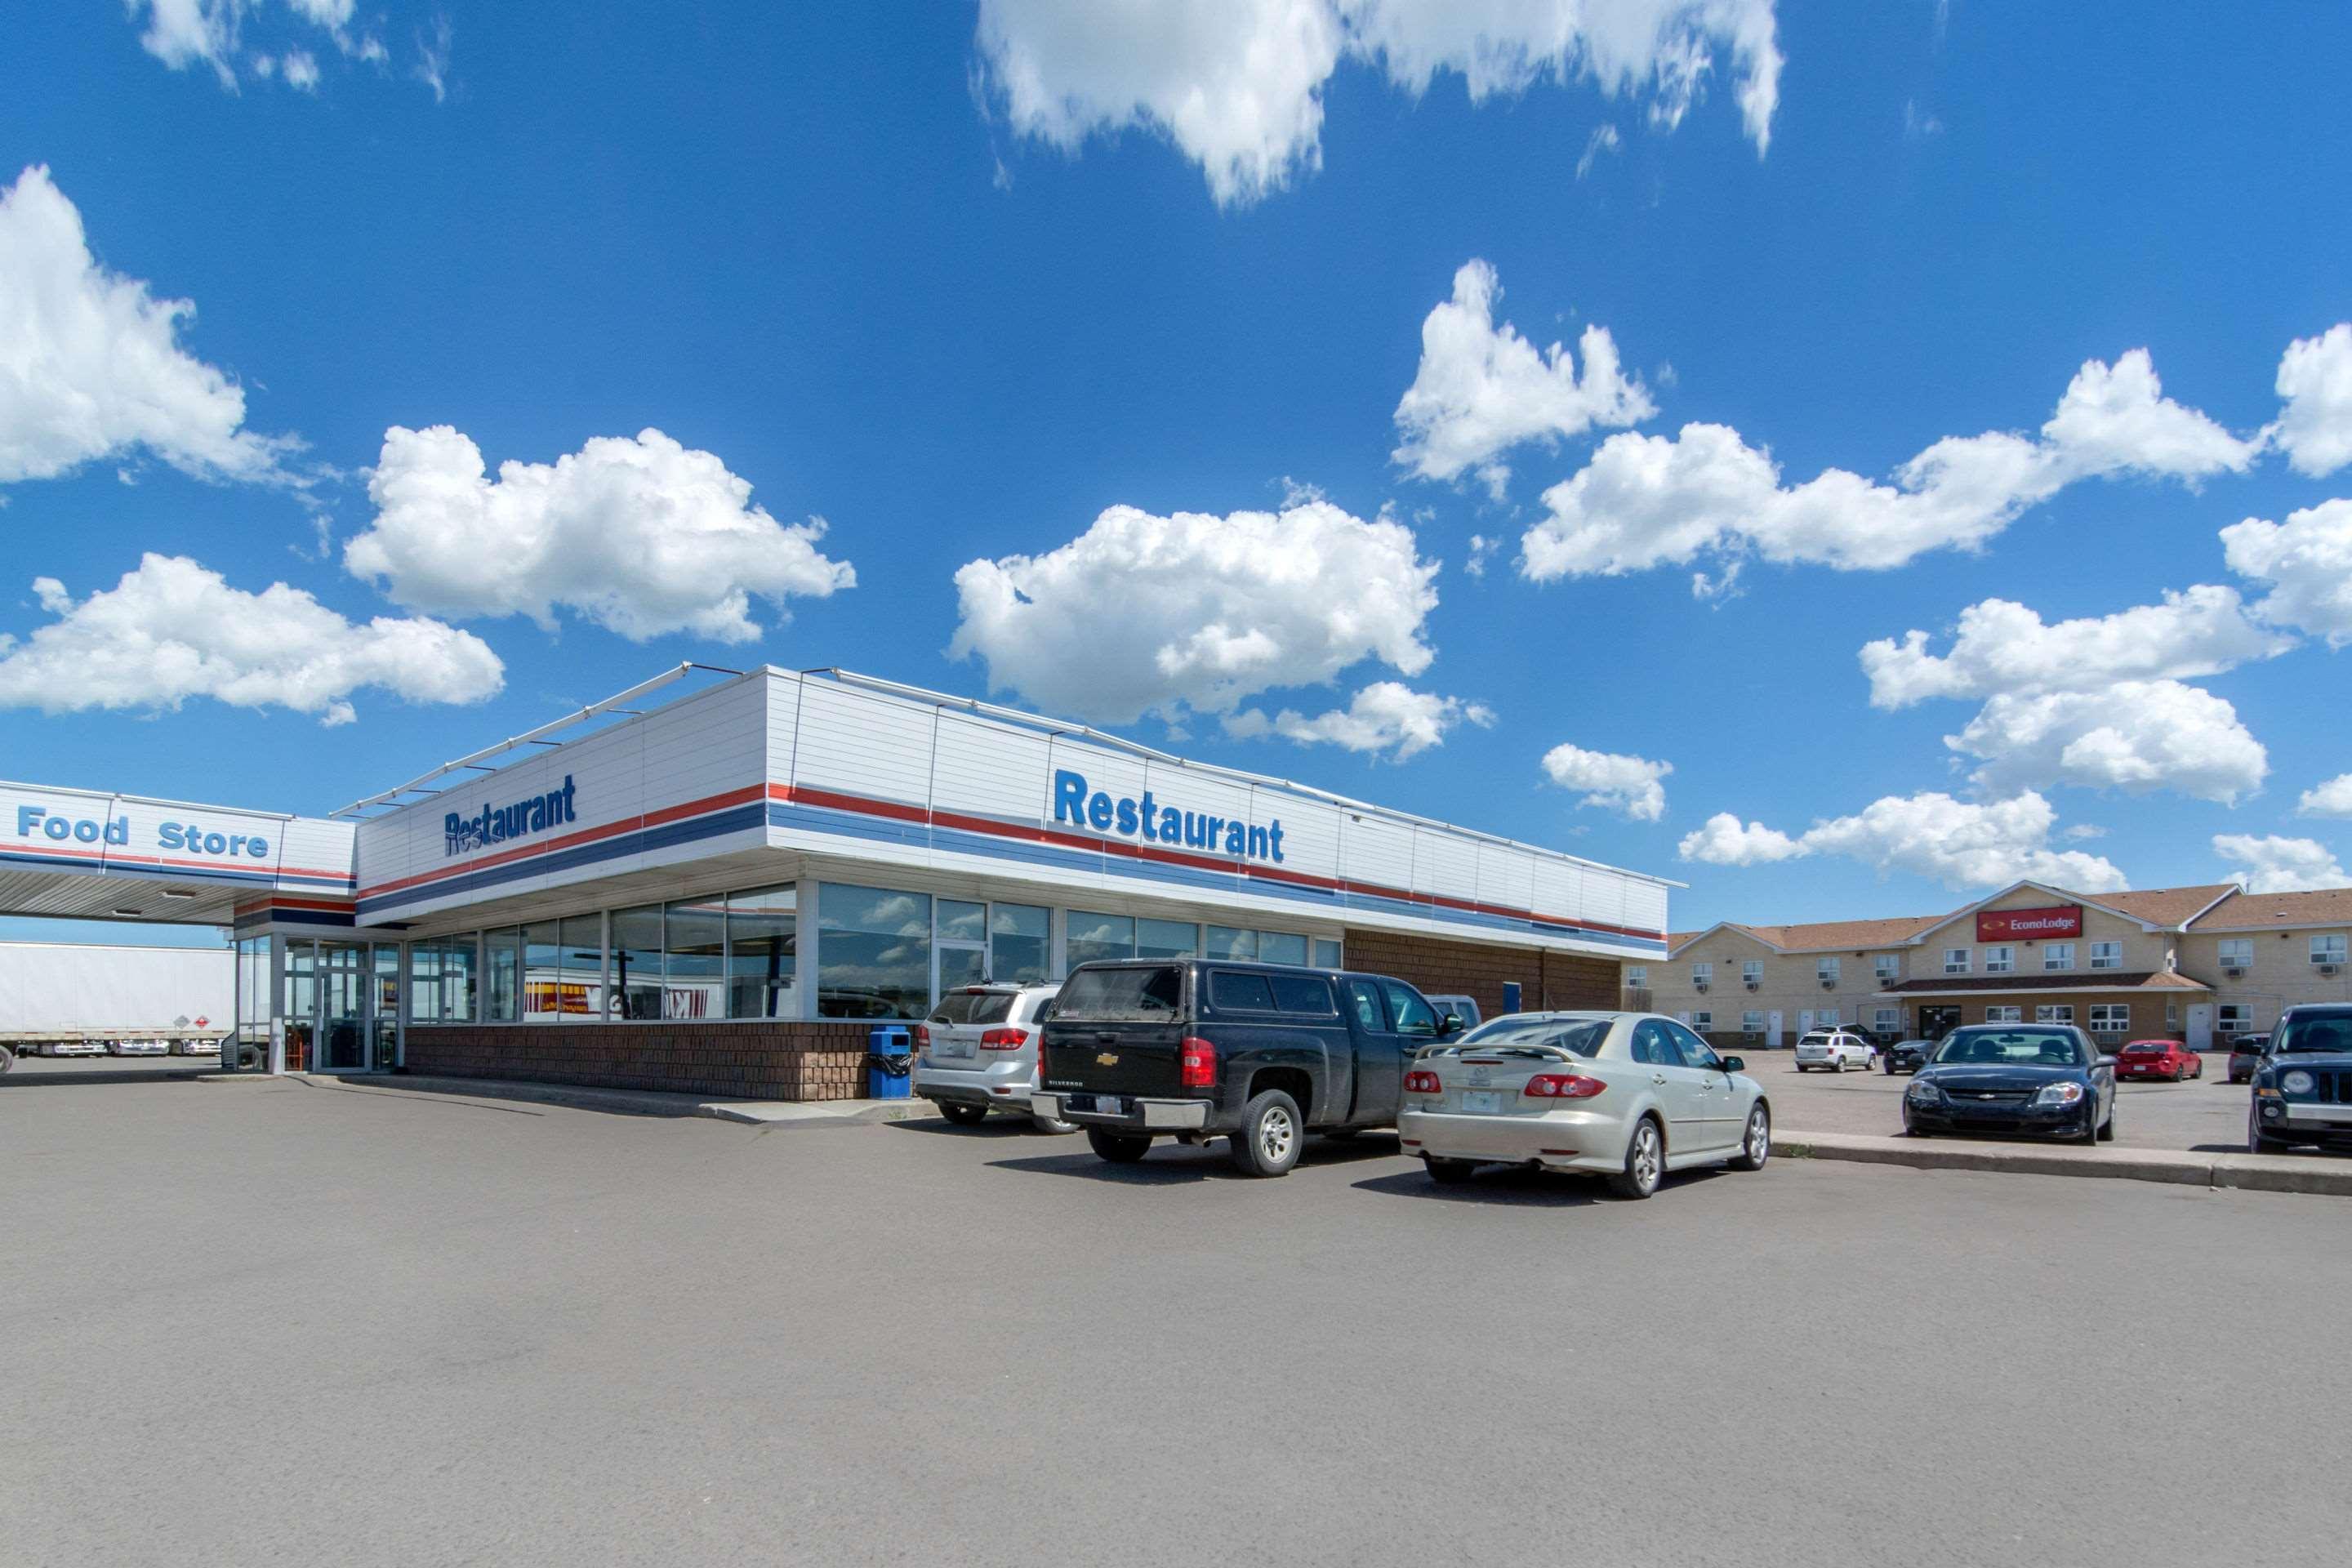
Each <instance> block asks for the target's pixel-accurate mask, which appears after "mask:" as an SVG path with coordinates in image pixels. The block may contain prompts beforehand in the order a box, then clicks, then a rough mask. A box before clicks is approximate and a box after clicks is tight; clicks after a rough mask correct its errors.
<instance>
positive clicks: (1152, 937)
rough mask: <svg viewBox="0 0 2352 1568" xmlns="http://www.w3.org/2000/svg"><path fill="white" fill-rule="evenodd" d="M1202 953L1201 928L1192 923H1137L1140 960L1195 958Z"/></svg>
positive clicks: (1136, 937) (1146, 921)
mask: <svg viewBox="0 0 2352 1568" xmlns="http://www.w3.org/2000/svg"><path fill="white" fill-rule="evenodd" d="M1200 952H1201V928H1200V927H1199V926H1196V925H1194V924H1193V923H1192V921H1148V920H1139V921H1136V922H1135V956H1136V957H1138V958H1194V957H1197V956H1199V954H1200Z"/></svg>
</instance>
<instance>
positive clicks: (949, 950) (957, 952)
mask: <svg viewBox="0 0 2352 1568" xmlns="http://www.w3.org/2000/svg"><path fill="white" fill-rule="evenodd" d="M987 979H988V949H987V948H985V947H982V946H981V945H980V944H979V943H977V942H939V943H936V944H934V945H933V947H932V948H931V1000H932V1001H933V1002H934V1003H936V1002H937V1001H938V1000H939V999H940V997H942V996H944V995H946V994H948V993H949V992H950V991H953V990H956V989H958V988H960V987H961V986H965V985H979V984H985V983H986V981H987Z"/></svg>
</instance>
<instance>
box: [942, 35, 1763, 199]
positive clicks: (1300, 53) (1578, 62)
mask: <svg viewBox="0 0 2352 1568" xmlns="http://www.w3.org/2000/svg"><path fill="white" fill-rule="evenodd" d="M975 43H976V47H977V49H978V52H979V57H980V74H981V77H982V82H983V85H984V90H985V91H986V93H987V95H988V97H989V100H990V101H991V102H992V105H993V106H994V107H996V108H998V109H1001V110H1002V111H1003V114H1004V116H1005V118H1006V120H1007V121H1008V122H1009V123H1010V124H1011V125H1012V127H1013V130H1014V131H1015V132H1018V133H1020V134H1022V135H1024V136H1030V137H1034V138H1036V139H1038V140H1040V141H1043V142H1049V143H1051V144H1052V145H1054V146H1056V147H1059V148H1061V149H1063V150H1064V151H1066V152H1072V153H1075V152H1076V150H1077V149H1078V148H1079V147H1080V146H1081V145H1082V144H1083V143H1084V142H1086V140H1087V138H1088V137H1090V136H1095V135H1107V134H1116V133H1118V132H1121V131H1126V130H1129V129H1136V130H1142V131H1146V132H1150V133H1152V134H1155V135H1159V136H1163V137H1165V138H1167V139H1168V140H1169V141H1171V142H1174V143H1175V144H1176V146H1177V148H1178V149H1179V150H1180V151H1181V152H1182V153H1183V154H1184V155H1185V156H1186V157H1187V158H1190V159H1191V160H1192V161H1193V162H1194V163H1198V164H1199V165H1200V166H1201V170H1202V174H1205V175H1206V176H1207V179H1208V182H1209V189H1210V191H1211V193H1212V194H1213V195H1214V196H1215V198H1216V199H1217V201H1218V202H1220V203H1223V204H1231V203H1235V202H1246V201H1253V200H1255V199H1257V198H1259V197H1261V196H1263V195H1266V194H1267V193H1268V192H1271V191H1276V190H1279V189H1281V188H1282V187H1283V186H1285V185H1286V184H1288V183H1289V182H1290V180H1291V178H1292V177H1293V176H1294V175H1295V174H1298V173H1299V172H1301V171H1305V170H1312V169H1314V168H1317V167H1318V166H1320V164H1321V162H1322V155H1323V152H1322V131H1323V89H1324V86H1325V84H1326V83H1327V82H1328V81H1329V80H1330V79H1331V76H1332V74H1333V72H1335V71H1336V70H1337V69H1338V68H1339V62H1340V61H1341V60H1342V59H1345V58H1355V59H1359V60H1362V61H1364V62H1366V63H1368V64H1370V65H1372V66H1375V67H1377V68H1381V69H1383V70H1385V72H1386V74H1387V76H1388V79H1390V80H1391V82H1393V83H1394V84H1395V85H1397V86H1398V87H1400V88H1402V89H1404V90H1405V91H1407V92H1409V93H1411V94H1412V95H1413V96H1415V97H1416V98H1417V97H1419V96H1420V95H1421V94H1422V93H1423V92H1424V91H1426V90H1427V89H1428V88H1429V86H1430V83H1431V82H1432V80H1433V79H1434V78H1435V77H1436V76H1437V75H1438V74H1440V73H1441V72H1444V73H1452V74H1456V75H1459V76H1461V77H1462V78H1463V79H1464V82H1465V86H1466V87H1467V88H1468V90H1469V95H1470V99H1471V100H1472V101H1473V102H1479V101H1482V100H1486V99H1487V98H1490V97H1493V96H1496V95H1498V94H1499V95H1513V94H1517V93H1520V92H1524V91H1526V90H1527V89H1528V88H1530V87H1533V86H1534V85H1536V84H1537V83H1538V82H1539V81H1542V80H1545V79H1551V80H1555V81H1559V82H1562V83H1567V82H1571V81H1585V82H1590V83H1591V84H1592V85H1594V86H1595V87H1597V88H1599V89H1601V92H1602V93H1603V94H1605V95H1607V96H1609V97H1612V98H1616V97H1624V98H1628V99H1632V98H1641V99H1643V100H1646V101H1647V103H1648V105H1649V112H1650V118H1651V121H1652V123H1654V124H1655V125H1658V126H1661V127H1664V128H1668V129H1671V128H1672V127H1673V126H1675V124H1677V123H1679V122H1680V121H1681V120H1682V118H1683V116H1684V115H1685V113H1687V112H1688V111H1689V110H1690V108H1691V106H1692V105H1693V104H1694V103H1695V102H1696V100H1698V99H1699V97H1700V96H1701V95H1702V92H1703V89H1704V88H1705V86H1706V81H1707V79H1708V78H1709V77H1710V76H1717V75H1722V76H1727V77H1729V78H1731V79H1733V81H1734V87H1733V93H1734V96H1735V98H1736V99H1737V100H1738V104H1739V108H1740V112H1741V117H1742V119H1743V121H1744V122H1745V124H1746V127H1747V131H1748V136H1749V138H1750V139H1751V140H1752V141H1753V142H1755V143H1756V148H1757V151H1758V153H1759V154H1761V153H1763V152H1764V150H1765V149H1766V148H1767V147H1768V146H1769V143H1770V140H1771V133H1772V116H1773V113H1774V111H1775V110H1776V109H1777V108H1778V107H1779V104H1780V68H1781V66H1782V63H1783V60H1782V56H1781V54H1780V42H1779V36H1778V28H1777V26H1776V22H1775V18H1774V16H1773V6H1772V0H981V5H980V22H979V28H978V33H977V37H976V39H975Z"/></svg>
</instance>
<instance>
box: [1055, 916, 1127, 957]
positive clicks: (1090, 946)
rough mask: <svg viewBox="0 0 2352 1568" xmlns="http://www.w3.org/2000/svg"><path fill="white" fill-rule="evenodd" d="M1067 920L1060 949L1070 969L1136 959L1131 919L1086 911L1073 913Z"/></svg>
mask: <svg viewBox="0 0 2352 1568" xmlns="http://www.w3.org/2000/svg"><path fill="white" fill-rule="evenodd" d="M1067 919H1068V921H1069V925H1068V928H1067V930H1066V931H1065V933H1064V936H1063V942H1062V945H1063V951H1064V952H1066V953H1067V954H1068V956H1069V961H1070V967H1071V968H1072V969H1076V967H1077V966H1078V965H1079V964H1081V963H1104V962H1107V961H1108V960H1111V959H1118V958H1133V957H1134V956H1135V917H1134V916H1133V915H1098V914H1095V913H1093V912H1092V911H1090V910H1071V911H1070V912H1069V915H1068V917H1067Z"/></svg>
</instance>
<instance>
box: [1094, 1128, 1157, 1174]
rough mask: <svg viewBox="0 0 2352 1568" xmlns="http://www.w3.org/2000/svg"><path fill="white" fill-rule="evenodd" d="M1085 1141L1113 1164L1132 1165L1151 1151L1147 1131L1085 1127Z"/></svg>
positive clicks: (1149, 1137)
mask: <svg viewBox="0 0 2352 1568" xmlns="http://www.w3.org/2000/svg"><path fill="white" fill-rule="evenodd" d="M1087 1142H1088V1143H1090V1144H1092V1145H1093V1146H1094V1151H1095V1152H1096V1153H1097V1154H1099V1155H1101V1156H1102V1157H1103V1158H1104V1159H1106V1160H1108V1161H1109V1162H1110V1163H1112V1164H1114V1165H1132V1164H1134V1163H1136V1162H1137V1161H1138V1160H1140V1159H1142V1158H1143V1157H1144V1156H1145V1155H1146V1154H1149V1153H1150V1152H1151V1135H1150V1133H1148V1132H1114V1131H1111V1130H1110V1129H1109V1128H1108V1127H1089V1128H1087Z"/></svg>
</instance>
